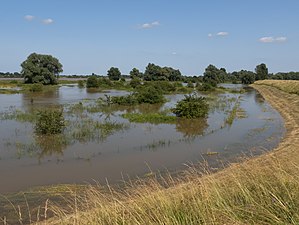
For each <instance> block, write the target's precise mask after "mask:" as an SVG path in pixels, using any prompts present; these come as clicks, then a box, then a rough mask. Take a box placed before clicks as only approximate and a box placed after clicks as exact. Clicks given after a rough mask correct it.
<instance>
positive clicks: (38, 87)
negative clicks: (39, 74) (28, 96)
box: [29, 83, 44, 92]
mask: <svg viewBox="0 0 299 225" xmlns="http://www.w3.org/2000/svg"><path fill="white" fill-rule="evenodd" d="M43 87H44V85H43V84H41V83H36V84H32V85H30V88H29V91H31V92H41V91H42V90H43Z"/></svg>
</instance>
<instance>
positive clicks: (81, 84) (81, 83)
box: [78, 80, 85, 88]
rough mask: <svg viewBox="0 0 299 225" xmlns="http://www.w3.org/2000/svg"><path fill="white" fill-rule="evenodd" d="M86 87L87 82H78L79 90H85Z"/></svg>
mask: <svg viewBox="0 0 299 225" xmlns="http://www.w3.org/2000/svg"><path fill="white" fill-rule="evenodd" d="M84 86H85V81H84V80H79V81H78V87H79V88H84Z"/></svg>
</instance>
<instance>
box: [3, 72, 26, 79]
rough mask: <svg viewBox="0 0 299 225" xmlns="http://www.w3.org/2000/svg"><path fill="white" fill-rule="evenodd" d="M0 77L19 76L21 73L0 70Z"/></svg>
mask: <svg viewBox="0 0 299 225" xmlns="http://www.w3.org/2000/svg"><path fill="white" fill-rule="evenodd" d="M0 77H1V78H20V77H21V74H20V73H19V72H14V73H10V72H5V73H4V72H0Z"/></svg>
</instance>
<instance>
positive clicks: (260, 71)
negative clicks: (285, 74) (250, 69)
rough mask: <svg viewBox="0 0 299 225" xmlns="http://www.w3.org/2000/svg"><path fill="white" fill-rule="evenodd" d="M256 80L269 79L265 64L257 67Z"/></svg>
mask: <svg viewBox="0 0 299 225" xmlns="http://www.w3.org/2000/svg"><path fill="white" fill-rule="evenodd" d="M255 73H256V78H255V79H256V80H265V79H267V78H268V68H267V66H266V64H265V63H262V64H260V65H257V66H256V68H255Z"/></svg>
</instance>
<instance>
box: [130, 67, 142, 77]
mask: <svg viewBox="0 0 299 225" xmlns="http://www.w3.org/2000/svg"><path fill="white" fill-rule="evenodd" d="M142 76H143V74H142V73H141V72H140V71H139V69H137V68H133V69H132V70H131V71H130V77H131V78H132V79H134V78H136V77H138V78H142Z"/></svg>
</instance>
